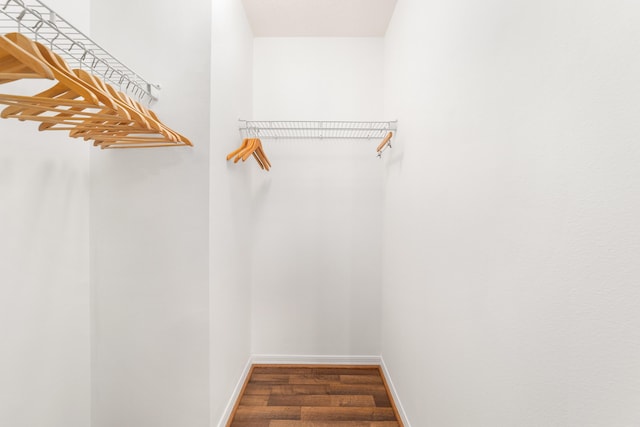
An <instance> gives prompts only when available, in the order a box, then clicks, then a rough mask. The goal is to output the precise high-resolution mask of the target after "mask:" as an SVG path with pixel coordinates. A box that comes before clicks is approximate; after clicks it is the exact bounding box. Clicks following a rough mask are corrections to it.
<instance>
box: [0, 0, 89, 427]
mask: <svg viewBox="0 0 640 427" xmlns="http://www.w3.org/2000/svg"><path fill="white" fill-rule="evenodd" d="M48 4H49V6H51V7H53V8H54V9H56V10H57V11H58V12H59V14H60V15H61V16H63V17H65V18H66V19H69V20H74V21H75V22H78V27H80V28H81V29H83V30H85V31H86V30H87V28H88V24H89V22H88V21H89V19H88V17H89V7H88V4H85V3H84V2H78V1H73V0H51V1H49V2H48ZM52 85H53V83H52V82H49V81H46V82H37V81H30V82H19V83H12V84H10V85H2V86H0V92H1V93H16V94H21V95H33V94H35V93H37V92H39V91H40V90H42V89H44V88H47V87H50V86H52ZM0 134H1V135H2V137H1V138H0V139H1V140H0V236H2V238H1V239H0V337H1V339H0V425H2V426H13V427H32V426H42V427H86V426H87V425H88V424H89V420H90V398H89V396H90V393H89V385H90V379H89V374H90V368H89V361H90V353H89V350H90V346H89V257H88V255H89V221H88V220H89V217H88V214H89V147H88V145H86V144H83V143H82V142H79V141H74V140H71V139H70V138H68V137H67V136H66V135H64V134H63V133H58V132H38V130H37V124H35V123H27V122H25V123H23V122H18V121H17V120H16V121H14V120H2V121H1V122H0Z"/></svg>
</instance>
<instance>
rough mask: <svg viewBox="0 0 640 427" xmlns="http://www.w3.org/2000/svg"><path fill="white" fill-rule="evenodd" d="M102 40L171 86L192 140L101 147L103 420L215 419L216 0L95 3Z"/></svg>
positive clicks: (167, 96)
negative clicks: (212, 169) (179, 144)
mask: <svg viewBox="0 0 640 427" xmlns="http://www.w3.org/2000/svg"><path fill="white" fill-rule="evenodd" d="M91 17H92V30H93V36H94V38H95V40H96V41H97V42H99V43H102V44H104V45H105V47H106V48H107V49H108V50H110V51H111V52H112V53H113V54H114V55H115V56H116V57H118V58H119V59H121V60H122V61H123V62H124V63H126V64H127V65H129V66H130V67H131V68H133V69H135V70H136V71H137V72H138V73H140V74H141V75H142V76H144V77H146V78H147V79H149V80H150V81H152V82H157V83H159V84H161V85H162V87H163V89H162V91H161V94H160V97H161V98H160V102H159V103H158V104H157V105H155V106H154V108H153V109H154V111H156V112H157V113H158V115H159V117H160V118H161V119H162V120H163V121H164V122H165V123H167V124H168V125H169V126H170V127H172V128H174V129H175V130H177V131H178V132H180V133H183V134H185V135H186V136H187V137H189V138H190V139H191V140H192V141H193V143H194V144H195V146H194V147H193V148H166V149H140V150H104V151H100V150H93V151H92V152H91V168H92V185H91V233H92V234H91V247H92V252H91V256H92V263H91V267H92V270H91V282H92V290H93V306H92V327H93V329H92V331H93V335H92V338H93V343H92V347H93V369H92V373H93V387H92V391H93V397H92V399H93V424H92V425H93V427H103V426H104V427H112V426H136V427H145V426H153V427H175V426H192V427H199V426H203V427H204V426H207V425H208V424H209V357H208V356H209V349H208V340H209V280H208V270H209V256H208V250H209V138H210V133H209V131H210V129H209V126H210V123H209V122H210V102H209V91H210V58H211V45H210V41H211V32H210V31H211V3H210V2H209V1H207V0H187V1H184V2H181V3H180V5H179V7H178V5H177V4H176V3H174V2H156V1H151V0H143V1H136V2H134V3H131V2H128V1H123V0H122V1H113V0H94V1H92V4H91Z"/></svg>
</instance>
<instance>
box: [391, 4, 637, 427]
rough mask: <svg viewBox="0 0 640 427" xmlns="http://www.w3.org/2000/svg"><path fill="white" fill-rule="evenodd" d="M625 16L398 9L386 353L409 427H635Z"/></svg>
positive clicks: (632, 141) (592, 7)
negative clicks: (395, 121) (396, 121)
mask: <svg viewBox="0 0 640 427" xmlns="http://www.w3.org/2000/svg"><path fill="white" fill-rule="evenodd" d="M639 14H640V6H638V4H637V3H636V2H631V1H619V2H607V3H603V2H599V1H595V0H589V1H583V2H579V3H576V2H570V1H560V2H558V1H542V2H525V1H504V0H494V1H490V2H475V1H466V0H461V1H455V2H432V1H429V2H425V1H420V0H402V1H399V2H398V4H397V9H396V11H395V16H394V18H393V20H392V23H391V27H390V29H389V31H388V33H387V37H386V41H385V46H386V54H385V64H387V68H386V73H385V85H386V96H385V100H386V108H385V115H387V116H391V117H395V116H397V117H398V119H399V133H398V137H399V138H398V140H397V141H396V144H395V146H394V148H393V149H392V150H391V151H390V153H391V155H389V156H386V159H385V162H386V168H387V178H386V179H387V182H386V193H385V218H384V223H385V234H384V256H383V259H384V260H385V264H384V279H383V280H384V291H383V292H384V293H383V301H384V304H383V328H382V329H383V339H382V354H383V357H384V358H385V360H386V362H387V363H388V365H389V368H390V371H391V375H392V377H393V380H394V382H395V384H396V386H397V387H398V391H399V393H400V397H401V399H402V403H403V404H404V406H405V409H406V410H407V413H408V415H409V418H410V419H411V422H412V425H415V426H427V427H428V426H438V427H454V426H455V427H462V426H464V427H467V426H477V427H479V426H487V427H488V426H491V427H499V426H504V427H507V426H516V425H517V426H523V427H524V426H549V427H551V426H562V427H569V426H576V427H577V426H580V427H588V426H594V427H595V426H598V427H605V426H607V427H623V426H631V425H637V424H638V422H639V420H640V392H639V390H640V375H639V372H640V339H639V338H638V331H639V330H640V312H639V311H638V302H639V301H640V288H639V287H638V280H639V278H640V264H638V262H637V260H638V259H639V258H640V245H638V242H639V241H640V225H639V224H640V223H639V222H638V215H639V214H640V196H639V195H640V172H639V169H638V164H639V162H640V149H639V145H638V135H639V134H640V122H639V121H638V119H637V118H638V116H639V115H640V103H638V99H639V95H640V84H639V83H638V74H639V71H640V59H639V56H638V54H637V52H638V48H639V47H640V46H639V45H638V40H640V27H639V26H638V25H637V24H638V19H637V18H638V16H640V15H639Z"/></svg>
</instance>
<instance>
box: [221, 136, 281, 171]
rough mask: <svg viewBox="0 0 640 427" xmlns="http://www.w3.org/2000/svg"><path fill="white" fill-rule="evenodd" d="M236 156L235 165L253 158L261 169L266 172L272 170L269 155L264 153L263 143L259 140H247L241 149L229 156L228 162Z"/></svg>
mask: <svg viewBox="0 0 640 427" xmlns="http://www.w3.org/2000/svg"><path fill="white" fill-rule="evenodd" d="M234 156H235V158H234V159H233V163H238V161H239V160H240V159H242V161H243V162H244V161H245V160H247V159H248V158H249V157H250V156H253V158H254V159H256V162H258V166H260V168H261V169H264V170H266V171H268V170H269V169H271V162H269V159H268V158H267V155H266V154H265V153H264V149H263V148H262V142H261V141H260V139H258V138H245V139H244V140H243V141H242V144H241V145H240V147H239V148H237V149H236V150H234V151H232V152H231V153H229V155H227V160H231V159H232V158H233V157H234Z"/></svg>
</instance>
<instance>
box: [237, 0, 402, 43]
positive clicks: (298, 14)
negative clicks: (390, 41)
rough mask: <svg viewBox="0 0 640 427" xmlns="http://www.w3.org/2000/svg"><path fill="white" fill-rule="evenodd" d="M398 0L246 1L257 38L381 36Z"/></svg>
mask: <svg viewBox="0 0 640 427" xmlns="http://www.w3.org/2000/svg"><path fill="white" fill-rule="evenodd" d="M396 1H397V0H242V3H243V4H244V8H245V11H246V13H247V17H248V19H249V22H250V24H251V28H252V29H253V35H254V36H256V37H381V36H384V34H385V32H386V30H387V26H388V25H389V20H390V19H391V15H392V14H393V9H394V7H395V5H396Z"/></svg>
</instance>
